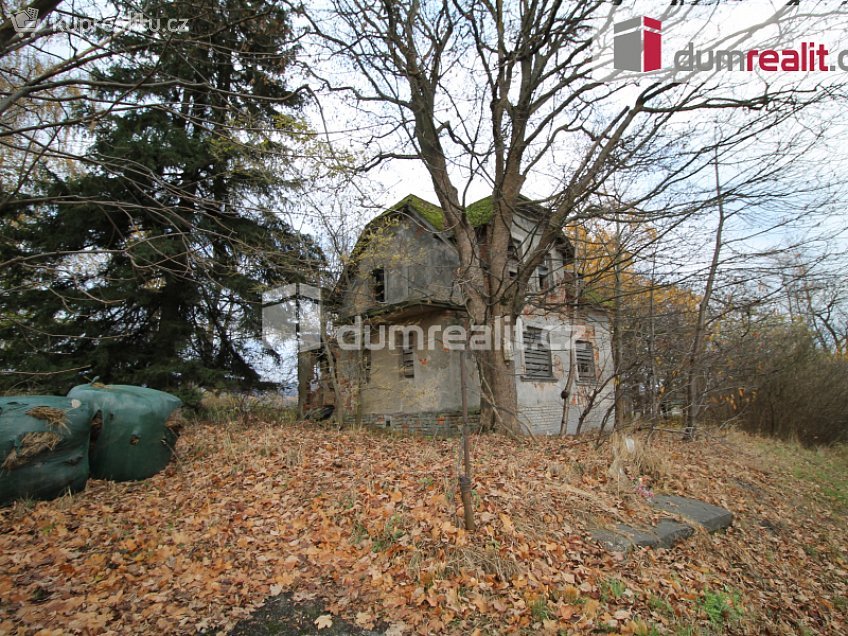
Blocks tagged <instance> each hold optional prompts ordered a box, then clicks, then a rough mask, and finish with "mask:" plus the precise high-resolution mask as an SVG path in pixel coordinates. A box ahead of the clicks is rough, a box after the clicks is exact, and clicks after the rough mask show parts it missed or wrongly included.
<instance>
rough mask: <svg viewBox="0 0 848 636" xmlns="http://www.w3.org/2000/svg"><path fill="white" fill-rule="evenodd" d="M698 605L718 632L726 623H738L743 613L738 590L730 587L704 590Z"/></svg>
mask: <svg viewBox="0 0 848 636" xmlns="http://www.w3.org/2000/svg"><path fill="white" fill-rule="evenodd" d="M698 606H699V607H700V609H702V610H703V611H704V613H705V614H706V615H707V618H708V619H709V621H710V626H711V627H712V628H713V629H714V630H716V631H719V632H722V631H724V629H725V627H726V626H727V625H732V624H734V623H738V622H739V621H740V620H742V616H743V614H744V612H743V610H742V600H741V597H740V595H739V592H737V591H735V590H732V589H730V588H724V589H723V590H720V591H713V590H704V593H703V595H702V596H701V598H700V599H699V601H698Z"/></svg>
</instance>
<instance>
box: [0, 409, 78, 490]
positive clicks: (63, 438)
mask: <svg viewBox="0 0 848 636" xmlns="http://www.w3.org/2000/svg"><path fill="white" fill-rule="evenodd" d="M91 417H92V411H91V409H90V408H89V406H88V405H87V404H85V403H83V402H82V401H81V400H79V399H69V398H64V397H53V396H32V395H27V396H17V397H2V398H0V505H5V504H8V503H11V502H13V501H15V500H17V499H54V498H56V497H58V496H60V495H62V494H64V493H65V492H67V491H69V490H70V491H71V492H78V491H80V490H82V489H83V488H85V482H86V481H87V480H88V436H89V432H90V430H91Z"/></svg>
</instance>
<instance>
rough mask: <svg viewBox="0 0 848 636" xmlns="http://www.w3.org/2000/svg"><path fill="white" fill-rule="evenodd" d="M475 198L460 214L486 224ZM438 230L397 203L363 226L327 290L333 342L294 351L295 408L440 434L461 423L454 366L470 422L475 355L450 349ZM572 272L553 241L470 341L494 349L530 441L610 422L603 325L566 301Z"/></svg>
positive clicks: (424, 214)
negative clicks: (495, 319)
mask: <svg viewBox="0 0 848 636" xmlns="http://www.w3.org/2000/svg"><path fill="white" fill-rule="evenodd" d="M486 202H487V199H484V200H482V201H480V202H478V203H476V204H473V205H472V206H469V208H468V214H469V216H471V211H472V209H473V210H475V211H476V213H477V214H478V215H481V212H480V211H481V210H482V215H481V216H482V217H483V218H481V220H480V222H481V223H482V222H485V209H486ZM533 207H534V206H533V205H532V204H530V203H529V202H527V204H526V206H525V208H526V209H524V208H522V209H519V210H518V211H517V212H516V214H515V215H514V221H513V227H512V229H511V235H512V239H513V240H512V245H511V246H510V255H509V258H510V261H512V260H515V262H516V264H517V263H518V259H520V258H521V255H522V253H526V251H525V250H526V249H527V248H528V247H529V246H531V245H532V241H533V239H534V235H535V233H534V232H533V228H534V221H533ZM488 209H489V210H491V204H489V207H488ZM443 223H444V219H443V216H442V212H441V209H440V208H438V207H437V206H435V205H433V204H431V203H428V202H426V201H424V200H422V199H420V198H418V197H415V196H408V197H406V198H405V199H403V200H402V201H400V202H399V203H398V204H396V205H395V206H393V207H392V208H390V209H388V210H387V211H385V212H384V213H382V214H381V215H379V216H378V217H377V218H375V219H374V220H373V221H371V223H369V224H368V226H367V227H366V228H365V230H364V232H363V233H362V235H361V236H360V239H359V242H358V244H357V246H356V249H355V250H354V256H353V258H351V260H350V263H349V264H348V265H347V267H346V269H345V271H344V272H343V275H342V277H341V279H340V282H339V283H338V285H337V287H336V289H335V290H334V292H333V297H332V312H333V322H334V324H335V328H336V335H335V336H334V338H333V340H332V341H331V342H326V343H322V344H320V345H317V346H313V347H312V348H311V349H307V350H303V351H301V353H300V354H299V360H298V381H299V391H300V393H299V403H300V407H301V408H302V409H303V410H304V412H310V411H312V412H314V413H315V412H323V413H328V412H329V411H330V410H331V409H339V408H340V409H341V410H342V412H343V416H344V419H345V420H346V421H351V422H360V423H363V424H367V425H375V426H382V427H386V428H397V429H401V430H409V431H417V432H422V433H426V434H450V433H452V432H455V431H456V430H457V428H458V426H459V425H460V424H461V421H462V391H461V384H462V383H461V373H460V365H461V364H465V366H466V373H465V376H466V387H467V388H466V396H467V402H468V408H469V412H470V414H471V416H470V419H471V421H472V422H475V421H479V412H480V400H481V390H480V375H479V373H478V371H477V367H476V362H475V358H474V355H473V352H469V353H465V354H463V353H462V351H461V350H460V349H461V348H462V346H455V343H456V342H457V339H458V338H457V337H458V335H459V332H458V329H460V328H461V326H463V325H465V310H464V305H463V303H462V298H461V295H460V292H459V289H458V286H457V285H456V284H455V282H454V279H455V275H456V271H457V268H458V265H459V259H458V256H457V254H456V251H455V249H454V247H453V246H452V245H451V238H450V235H449V234H448V233H446V232H443V231H442V227H443ZM576 271H577V268H576V267H575V263H574V249H573V246H572V245H571V243H570V242H569V241H568V240H567V238H566V237H565V235H562V237H561V239H560V241H559V242H558V243H557V244H556V246H555V247H554V248H553V249H552V250H551V251H550V253H549V254H548V256H547V258H546V259H545V261H544V263H543V264H542V265H540V266H539V267H538V270H537V271H536V272H535V275H534V276H533V278H532V280H531V290H530V291H529V292H528V302H527V304H526V306H525V308H524V310H523V312H522V315H521V316H520V317H518V318H517V319H516V320H515V324H512V325H510V324H504V325H502V328H501V329H495V330H494V331H495V333H493V334H475V335H474V337H473V338H472V340H471V343H470V344H471V346H470V347H469V348H470V349H473V348H474V344H475V342H476V343H477V344H479V346H494V347H497V348H499V349H500V350H501V351H502V353H503V355H504V356H505V359H506V360H508V361H509V363H510V364H509V368H510V369H511V370H512V373H513V376H514V381H515V385H516V390H517V396H518V420H519V423H520V425H521V426H522V427H523V428H524V432H529V433H532V434H533V435H553V434H559V433H560V432H565V433H566V434H573V433H575V432H578V431H580V430H583V431H586V430H590V429H593V428H598V427H600V426H601V425H602V423H606V422H611V421H612V418H613V413H612V411H613V408H614V406H613V386H612V382H611V378H612V352H611V339H610V332H609V321H608V317H607V314H606V312H605V311H604V309H603V308H602V307H600V306H597V305H593V304H592V303H588V302H583V301H580V302H577V303H575V302H572V301H573V298H574V296H573V289H574V281H575V277H576V274H575V272H576ZM329 356H331V357H332V359H328V357H329ZM463 361H464V362H463ZM572 364H573V365H574V370H573V372H572V377H571V379H570V380H569V369H570V368H571V365H572ZM334 380H335V381H334ZM566 387H570V391H568V392H567V400H568V404H567V405H566V403H565V399H564V396H565V395H566V393H565V392H564V390H565V389H566ZM566 419H567V422H565V420H566Z"/></svg>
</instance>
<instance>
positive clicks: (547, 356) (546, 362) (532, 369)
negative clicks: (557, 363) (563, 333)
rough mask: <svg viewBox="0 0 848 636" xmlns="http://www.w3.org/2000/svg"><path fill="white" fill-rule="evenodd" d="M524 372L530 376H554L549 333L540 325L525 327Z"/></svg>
mask: <svg viewBox="0 0 848 636" xmlns="http://www.w3.org/2000/svg"><path fill="white" fill-rule="evenodd" d="M524 374H525V375H526V376H527V377H529V378H550V377H552V376H553V364H552V361H551V347H550V343H549V342H548V335H547V334H546V333H545V332H544V331H542V330H541V329H539V328H538V327H527V328H525V329H524Z"/></svg>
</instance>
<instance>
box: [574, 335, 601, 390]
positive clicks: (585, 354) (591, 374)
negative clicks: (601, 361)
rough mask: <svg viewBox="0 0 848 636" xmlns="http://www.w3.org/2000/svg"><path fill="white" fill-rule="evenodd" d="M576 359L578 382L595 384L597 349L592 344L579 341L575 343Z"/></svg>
mask: <svg viewBox="0 0 848 636" xmlns="http://www.w3.org/2000/svg"><path fill="white" fill-rule="evenodd" d="M574 358H575V360H576V361H577V381H578V382H595V381H596V380H597V377H596V376H595V348H594V347H593V346H592V343H591V342H588V341H586V340H578V341H577V342H576V343H575V350H574Z"/></svg>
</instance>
